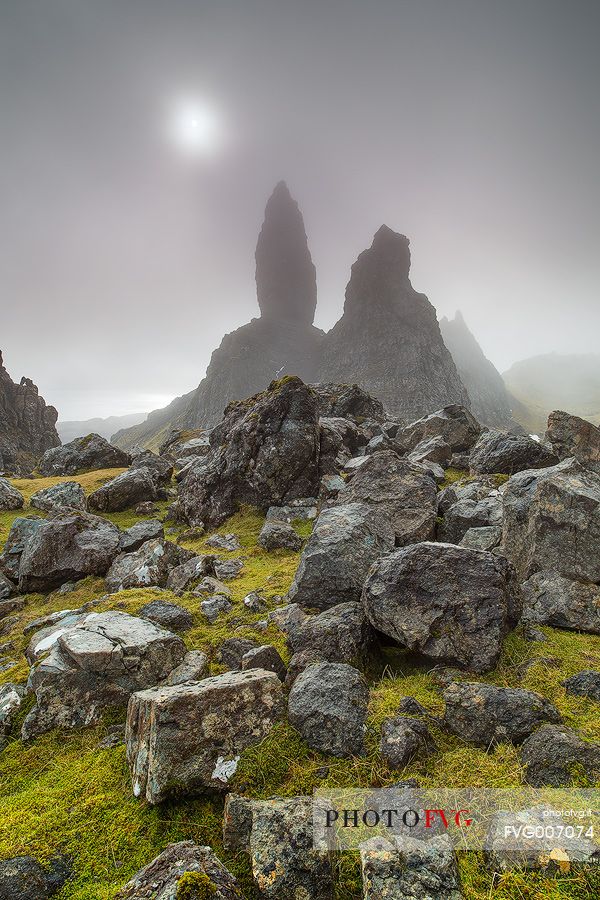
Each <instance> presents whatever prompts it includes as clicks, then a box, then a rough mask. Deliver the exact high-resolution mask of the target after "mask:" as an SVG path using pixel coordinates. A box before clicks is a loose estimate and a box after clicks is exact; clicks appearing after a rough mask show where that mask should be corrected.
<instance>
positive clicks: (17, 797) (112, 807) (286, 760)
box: [0, 470, 600, 900]
mask: <svg viewBox="0 0 600 900" xmlns="http://www.w3.org/2000/svg"><path fill="white" fill-rule="evenodd" d="M115 474H117V471H114V470H113V471H109V472H104V473H100V472H95V473H89V474H88V475H82V476H75V477H74V479H73V480H77V481H80V482H81V483H82V484H83V485H84V488H85V489H86V490H88V491H89V490H94V489H95V487H97V486H98V485H99V484H100V483H103V482H104V481H106V480H107V479H108V478H110V477H113V476H114V475H115ZM461 476H464V473H461ZM59 480H65V479H34V480H29V481H28V482H27V484H25V483H24V481H23V480H19V481H17V482H15V484H16V485H17V487H19V489H20V490H22V492H23V493H24V494H26V493H27V492H29V493H27V496H30V494H31V493H33V491H34V490H38V489H39V488H40V487H42V486H46V484H47V483H55V482H56V481H59ZM25 512H26V511H25ZM19 514H23V513H22V512H17V513H15V514H12V513H11V514H10V516H12V518H14V517H15V515H19ZM5 515H6V514H5ZM117 517H119V518H118V519H117ZM110 518H111V519H113V521H117V524H119V525H120V526H121V527H126V526H128V525H130V524H132V523H133V521H135V520H136V519H137V517H136V516H135V514H134V513H133V512H132V511H126V512H125V513H118V514H116V515H115V516H110ZM11 521H12V519H11ZM262 523H263V518H262V516H261V515H259V514H258V513H256V512H255V511H252V510H248V509H245V510H242V511H240V512H239V513H237V514H236V515H235V516H233V517H232V518H231V519H230V520H229V521H228V522H227V523H226V524H225V525H224V526H223V527H221V528H220V529H218V532H219V533H222V534H224V533H227V532H229V531H233V532H235V533H236V534H237V535H238V537H239V538H240V542H241V544H242V550H241V551H238V552H236V553H226V552H224V553H223V554H222V555H223V556H225V557H229V556H237V555H241V556H243V558H244V569H243V570H242V572H241V574H240V576H239V577H238V578H236V579H234V580H233V581H231V582H229V586H230V588H231V591H232V598H233V610H232V611H231V613H229V615H228V616H226V617H223V618H220V619H219V620H218V621H217V622H216V623H215V624H214V625H210V624H208V623H207V622H206V621H205V620H204V619H203V617H202V616H201V614H200V612H199V607H198V598H197V597H194V596H193V595H192V594H189V593H188V594H185V595H184V596H183V597H174V596H173V597H171V598H169V596H168V595H167V596H165V594H164V592H161V593H160V597H161V598H162V599H172V600H173V601H174V602H177V603H180V604H181V605H183V606H185V607H186V608H187V609H189V610H190V611H191V612H192V613H193V614H194V627H193V628H192V629H191V630H190V631H188V632H187V633H186V634H185V635H184V639H185V641H186V644H187V645H188V647H189V648H190V649H192V648H201V649H204V650H205V651H207V652H208V653H209V654H210V657H211V665H212V668H213V671H215V672H216V671H219V666H218V664H217V662H216V657H215V650H216V648H217V647H218V646H219V644H220V643H221V641H222V640H223V639H224V638H225V637H230V636H231V635H232V634H233V633H235V634H236V635H244V636H248V637H252V638H255V639H256V640H259V641H261V642H269V643H272V644H274V645H275V646H277V648H278V649H279V650H280V652H281V653H282V655H283V656H284V658H286V659H287V657H288V653H287V649H286V646H285V640H284V636H283V635H282V634H281V632H279V631H278V629H276V628H275V627H274V626H269V627H268V629H267V630H266V631H264V630H261V628H262V626H260V625H259V624H258V622H259V620H261V619H264V618H265V613H264V612H263V613H258V614H256V613H251V612H249V611H248V610H247V609H246V607H245V606H244V604H243V602H242V601H243V598H244V597H245V596H246V594H247V593H248V592H249V591H251V590H259V589H260V590H261V591H262V592H263V596H264V597H265V599H266V602H267V608H272V607H273V606H274V605H275V603H276V602H277V600H276V597H277V595H281V594H284V593H285V592H286V591H287V589H288V587H289V585H290V582H291V579H292V577H293V574H294V572H295V570H296V567H297V565H298V559H299V554H297V553H291V552H289V551H276V552H274V553H266V552H265V551H264V550H262V549H261V548H260V547H259V546H258V544H257V537H258V533H259V531H260V528H261V526H262ZM2 524H3V525H4V526H5V527H6V523H5V521H3V522H2ZM296 528H297V530H298V531H299V533H300V534H301V535H302V536H303V537H306V536H308V533H309V531H310V525H309V524H308V523H296ZM169 536H170V537H173V538H174V537H176V536H177V532H174V533H172V534H171V535H169ZM3 540H4V537H3V536H2V534H0V543H1V542H2V541H3ZM205 541H206V538H205V537H204V538H202V539H199V540H196V541H193V542H184V546H187V547H190V548H192V549H195V550H198V551H202V550H204V549H205ZM211 552H214V551H211ZM104 593H105V591H104V584H103V581H102V580H101V579H93V578H90V579H86V580H85V581H84V582H81V583H80V584H79V585H78V586H77V589H76V590H75V591H73V592H72V593H70V594H67V595H59V594H56V593H54V594H50V595H48V596H42V595H39V594H34V595H29V596H28V597H27V603H26V606H25V608H24V610H23V611H22V612H21V613H19V621H18V622H17V623H15V625H14V627H13V628H12V629H11V630H10V631H9V632H8V633H7V634H6V635H5V636H2V637H0V644H1V643H3V642H5V641H8V640H11V641H13V643H14V649H12V650H9V651H4V652H3V654H2V655H4V656H7V657H9V658H12V659H14V661H15V662H16V665H15V666H13V667H11V668H10V669H8V670H6V671H4V672H0V683H2V682H5V681H19V682H24V681H25V680H26V678H27V666H26V664H25V663H24V662H23V661H22V660H23V656H22V651H23V649H24V647H25V644H26V639H25V638H24V637H23V634H22V629H23V627H24V625H25V624H26V623H27V622H28V621H31V620H32V619H34V618H37V617H38V616H40V615H44V614H45V613H47V612H50V611H53V610H58V609H63V608H65V607H71V608H72V607H76V606H79V605H81V604H82V603H83V602H85V601H86V600H90V599H95V598H96V599H97V598H100V597H102V596H103V595H104ZM156 596H158V595H157V593H156V592H154V591H152V590H150V589H138V590H130V591H123V592H121V593H119V594H114V595H110V596H108V597H106V598H105V599H103V600H102V601H101V602H100V604H99V606H98V607H97V608H98V609H100V610H102V609H110V608H119V609H123V610H126V611H128V612H132V613H135V612H137V611H138V610H139V609H140V607H141V606H142V605H143V604H144V603H146V602H148V600H150V599H153V598H154V597H156ZM542 630H543V631H544V633H545V635H546V638H547V640H546V641H545V642H543V643H532V642H528V641H526V640H525V638H524V637H523V635H522V632H521V631H520V630H519V629H517V630H516V631H514V632H513V633H512V634H511V635H509V637H508V638H507V640H506V643H505V647H504V651H503V654H502V657H501V660H500V662H499V664H498V666H497V668H496V670H495V671H494V672H492V673H489V674H488V675H486V676H485V680H487V681H490V682H492V683H495V684H498V685H504V686H522V687H526V688H529V689H532V690H537V691H539V692H540V693H541V694H543V695H544V696H546V697H548V698H549V699H550V700H552V701H553V702H554V703H555V704H556V705H557V706H558V708H559V709H560V711H561V713H562V714H563V716H564V720H565V722H566V724H567V725H570V726H572V727H574V728H577V729H578V730H579V732H580V733H581V734H582V735H584V736H585V737H588V738H590V739H592V738H596V739H597V738H598V735H599V733H600V707H599V705H598V704H595V703H593V702H592V701H590V700H586V699H584V698H578V697H571V696H567V695H566V693H565V691H564V688H563V687H562V685H561V681H563V680H564V679H565V678H566V677H568V676H569V675H571V674H573V673H575V672H577V671H580V670H581V669H583V668H598V667H599V666H600V646H599V645H600V642H599V640H598V638H595V637H593V636H590V635H583V634H577V633H573V632H566V631H559V630H554V629H550V628H544V629H542ZM528 661H530V662H532V664H531V665H529V666H527V667H524V666H523V664H524V663H526V662H528ZM369 676H370V679H371V681H372V691H371V705H370V713H369V720H368V735H367V754H366V756H365V757H361V758H355V759H349V760H338V759H333V758H331V757H326V756H323V755H321V754H319V753H316V752H314V751H312V750H310V749H309V748H308V747H307V746H306V744H305V743H304V742H303V741H302V740H301V738H300V736H299V735H298V734H297V732H295V731H294V729H293V728H291V726H289V725H288V724H286V723H282V724H280V725H278V726H277V727H276V728H275V729H273V731H272V732H271V734H270V735H269V736H268V737H267V738H266V739H265V740H264V741H263V742H262V743H261V744H260V745H258V746H256V747H253V748H251V749H249V750H247V751H246V752H245V753H244V754H243V756H242V761H241V763H240V766H239V768H238V772H237V774H236V776H235V780H234V783H233V784H232V785H231V787H232V789H233V790H237V791H243V792H244V793H246V794H247V795H248V796H252V797H267V796H272V795H274V794H281V795H284V796H292V795H294V794H299V793H302V794H306V793H311V792H312V790H313V789H314V788H316V787H326V786H331V787H361V786H363V787H367V786H385V785H391V784H393V783H395V782H397V781H399V780H400V779H404V778H409V777H416V778H418V779H419V782H420V783H421V784H423V785H424V786H440V787H450V786H456V787H459V786H477V785H481V786H487V787H508V786H518V785H519V784H520V783H521V782H522V770H521V767H520V764H519V759H518V754H517V751H516V749H515V748H514V747H512V746H511V745H508V744H503V745H500V746H499V747H496V748H495V749H493V750H490V751H484V750H480V749H476V748H473V747H471V746H469V745H467V744H465V743H464V742H462V741H461V740H460V739H459V738H456V737H452V736H449V735H447V734H445V733H444V732H442V731H441V730H439V729H436V728H434V729H433V735H434V738H435V740H436V742H437V745H438V752H437V753H436V754H435V755H433V756H431V757H428V758H418V759H416V760H415V761H414V762H412V763H411V764H410V765H409V766H407V767H406V769H404V770H403V771H394V770H391V769H389V768H388V767H387V766H386V765H385V764H384V763H383V762H382V760H381V759H380V756H379V752H378V743H379V729H380V726H381V722H382V720H383V719H384V718H385V717H386V716H390V715H393V714H395V712H396V710H397V707H398V703H399V701H400V699H401V698H402V697H404V696H407V695H408V696H412V697H415V698H416V699H417V700H419V701H420V702H421V703H422V704H423V705H424V706H425V707H426V708H427V709H428V710H430V711H431V712H433V713H440V712H441V711H442V709H443V701H442V699H441V690H440V688H439V686H438V685H437V684H436V681H435V679H434V676H433V675H432V673H431V671H430V667H429V666H428V665H427V664H426V663H425V662H424V661H423V660H422V659H420V658H418V657H415V656H413V655H411V654H407V653H404V652H402V651H398V650H393V649H391V648H388V649H386V650H384V651H382V654H381V657H380V658H379V659H378V660H377V661H376V662H375V663H374V665H373V667H372V670H371V671H370V672H369ZM23 715H24V713H23ZM119 717H122V711H121V713H120V716H119V714H114V713H113V714H112V715H111V716H109V715H107V717H106V721H105V723H104V724H103V725H101V726H99V727H96V728H87V729H83V730H81V731H76V732H72V733H67V732H64V731H60V732H59V731H56V732H51V733H49V734H46V735H43V736H41V737H40V738H38V739H37V740H35V741H33V742H31V743H29V744H27V745H23V744H22V743H21V741H20V740H19V739H18V733H19V726H20V722H18V723H16V725H15V728H14V729H13V735H12V737H11V740H10V742H9V744H8V746H7V748H6V749H5V750H4V751H3V753H1V754H0V859H1V858H7V857H11V856H16V855H19V854H25V853H31V854H33V855H35V856H37V857H38V858H40V859H42V860H49V859H50V858H51V857H52V856H53V855H54V854H56V853H64V854H66V855H67V856H69V857H71V858H72V860H73V868H74V872H75V875H74V877H73V879H72V880H71V881H70V882H69V883H68V884H67V885H66V886H65V887H64V888H63V889H62V891H61V892H60V893H59V894H58V895H57V900H109V898H112V897H114V896H115V893H116V892H117V890H118V888H119V887H121V886H122V885H123V883H124V882H125V881H126V880H127V879H128V878H129V877H130V876H131V875H132V874H133V873H134V872H135V871H136V870H137V869H139V868H140V867H141V866H143V865H145V864H146V863H148V862H149V861H150V860H151V859H153V858H154V856H156V855H157V854H158V853H159V852H160V851H161V850H162V849H164V847H165V846H166V844H167V843H169V842H171V841H176V840H183V839H193V840H195V841H197V842H199V843H202V844H209V845H210V846H212V847H213V848H214V850H215V852H216V853H217V855H218V856H219V857H220V858H221V859H222V860H223V862H224V863H225V865H226V866H227V867H228V868H229V869H230V870H231V871H232V872H233V873H234V874H235V875H236V876H237V877H238V878H239V880H240V884H241V887H242V890H243V892H244V895H245V896H246V897H249V898H250V897H254V896H255V893H254V889H253V886H252V879H251V874H250V871H249V864H248V859H247V857H246V855H245V854H236V855H231V854H228V853H226V852H225V851H224V850H223V846H222V840H221V824H222V799H221V798H219V797H216V796H206V797H200V798H187V799H186V798H181V799H178V800H173V801H171V802H168V803H165V804H162V805H161V806H160V807H158V808H151V807H149V806H147V805H146V804H144V803H142V802H140V801H137V800H135V799H134V798H133V795H132V792H131V784H130V780H129V773H128V770H127V765H126V761H125V750H124V747H122V746H121V747H117V748H114V749H110V750H101V749H99V747H98V743H99V741H100V739H101V738H102V736H103V735H104V734H105V733H106V731H107V727H108V725H109V724H112V723H113V722H114V721H115V720H118V719H119ZM21 718H22V717H21ZM460 868H461V875H462V879H463V890H464V894H465V896H466V897H467V898H468V900H487V898H494V900H508V898H519V900H546V898H549V900H566V898H574V900H584V898H590V897H594V896H598V894H599V893H600V867H597V868H596V869H595V870H594V869H593V868H589V869H586V870H583V871H581V872H578V873H575V874H569V875H561V876H545V875H543V874H539V873H537V874H534V873H528V874H526V873H519V872H513V873H508V874H504V875H494V874H492V873H489V872H488V871H486V869H485V867H484V866H483V863H482V860H481V859H480V858H479V856H478V855H477V854H468V855H467V854H465V855H462V856H461V859H460ZM337 896H338V900H355V898H359V897H360V896H361V885H360V869H359V865H358V861H357V858H356V857H355V856H354V855H353V854H344V855H342V857H341V858H340V860H339V863H338V886H337Z"/></svg>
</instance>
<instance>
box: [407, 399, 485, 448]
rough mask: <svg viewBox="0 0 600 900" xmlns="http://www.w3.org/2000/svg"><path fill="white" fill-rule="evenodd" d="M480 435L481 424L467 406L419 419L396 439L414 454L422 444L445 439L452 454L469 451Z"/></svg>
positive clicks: (454, 406)
mask: <svg viewBox="0 0 600 900" xmlns="http://www.w3.org/2000/svg"><path fill="white" fill-rule="evenodd" d="M480 434H481V425H480V424H479V422H478V421H477V419H475V417H474V416H473V415H472V414H471V413H470V412H469V410H468V409H465V407H464V406H460V405H458V404H453V405H451V406H445V407H444V408H443V409H438V410H437V411H436V412H433V413H430V414H429V415H428V416H424V417H423V418H422V419H417V421H416V422H412V423H411V424H410V425H407V426H406V427H405V428H402V429H401V430H400V431H399V432H398V433H397V435H396V440H397V441H398V442H399V443H400V444H402V445H403V446H404V447H405V448H406V449H407V450H409V451H412V450H414V449H415V447H416V446H417V445H418V444H420V443H421V441H424V440H429V439H430V438H438V437H440V438H442V439H443V440H444V442H445V443H446V444H448V446H449V447H450V449H451V450H452V452H453V453H460V452H461V451H463V450H470V449H471V447H473V445H474V444H475V442H476V441H477V439H478V437H479V435H480Z"/></svg>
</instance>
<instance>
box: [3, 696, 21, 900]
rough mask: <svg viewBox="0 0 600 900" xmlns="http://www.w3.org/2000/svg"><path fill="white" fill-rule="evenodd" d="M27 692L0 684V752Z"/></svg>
mask: <svg viewBox="0 0 600 900" xmlns="http://www.w3.org/2000/svg"><path fill="white" fill-rule="evenodd" d="M26 693H27V691H26V689H25V687H24V686H23V685H22V684H11V682H10V681H9V682H7V683H6V684H0V752H1V751H2V750H4V748H5V746H6V743H7V741H8V737H9V735H10V732H11V729H12V726H13V722H14V720H15V717H16V715H17V713H18V712H19V710H20V708H21V703H22V702H23V698H24V697H25V694H26ZM1 896H2V894H1V889H0V897H1Z"/></svg>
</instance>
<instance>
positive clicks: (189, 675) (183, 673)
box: [163, 650, 209, 684]
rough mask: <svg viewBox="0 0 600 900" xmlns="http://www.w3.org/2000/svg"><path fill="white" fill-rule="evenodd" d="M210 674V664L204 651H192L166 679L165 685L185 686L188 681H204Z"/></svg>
mask: <svg viewBox="0 0 600 900" xmlns="http://www.w3.org/2000/svg"><path fill="white" fill-rule="evenodd" d="M208 673H209V662H208V656H207V655H206V653H203V652H202V650H190V651H189V653H186V654H185V656H184V658H183V662H182V663H181V664H180V665H178V666H176V668H174V669H173V670H172V671H171V672H169V674H168V675H167V677H166V678H165V680H164V682H163V684H185V682H186V681H202V679H203V678H206V677H207V676H208Z"/></svg>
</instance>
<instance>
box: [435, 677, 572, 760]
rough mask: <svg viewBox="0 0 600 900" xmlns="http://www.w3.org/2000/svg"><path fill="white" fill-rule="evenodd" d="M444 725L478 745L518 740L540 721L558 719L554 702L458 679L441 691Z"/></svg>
mask: <svg viewBox="0 0 600 900" xmlns="http://www.w3.org/2000/svg"><path fill="white" fill-rule="evenodd" d="M444 700H445V701H446V710H445V713H444V726H445V727H446V728H447V729H448V730H449V731H451V732H452V733H453V734H456V735H457V736H458V737H460V738H462V739H463V740H465V741H469V742H470V743H473V744H478V745H480V746H482V747H489V746H490V744H499V743H500V742H502V741H511V742H512V743H513V744H520V743H521V742H522V741H524V740H525V738H526V737H528V736H529V735H530V734H531V733H532V732H533V731H534V730H535V729H536V728H537V727H538V726H539V725H541V724H543V723H544V722H560V714H559V712H558V710H557V709H556V707H555V706H554V704H552V703H550V701H549V700H546V699H545V698H544V697H542V696H540V694H535V693H533V691H525V690H522V689H521V688H500V687H496V686H495V685H493V684H482V683H480V682H469V681H461V682H454V683H453V684H450V685H449V686H448V687H447V688H446V690H445V691H444Z"/></svg>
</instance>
